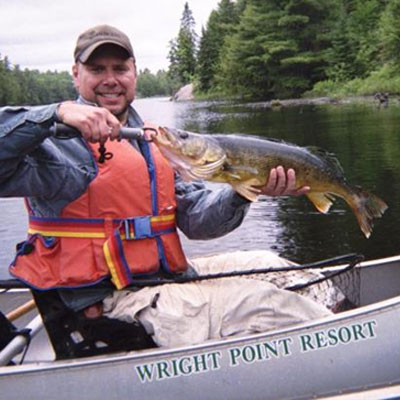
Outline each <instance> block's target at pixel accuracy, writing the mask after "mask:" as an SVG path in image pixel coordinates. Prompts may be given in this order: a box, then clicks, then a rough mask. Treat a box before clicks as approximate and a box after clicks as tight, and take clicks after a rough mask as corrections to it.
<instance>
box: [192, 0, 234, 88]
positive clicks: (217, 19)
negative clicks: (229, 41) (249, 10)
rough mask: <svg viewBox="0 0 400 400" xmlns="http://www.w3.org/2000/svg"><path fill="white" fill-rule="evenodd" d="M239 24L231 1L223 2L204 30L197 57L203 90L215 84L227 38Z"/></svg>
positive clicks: (213, 13)
mask: <svg viewBox="0 0 400 400" xmlns="http://www.w3.org/2000/svg"><path fill="white" fill-rule="evenodd" d="M238 22H239V17H238V12H237V10H236V7H235V3H233V2H232V1H231V0H221V1H220V3H219V4H218V8H217V10H213V11H212V12H211V14H210V17H209V19H208V21H207V27H206V29H204V28H203V29H202V35H201V39H200V46H199V52H198V56H197V65H198V72H197V75H198V78H199V88H200V89H201V90H204V91H207V90H209V89H210V88H211V87H212V86H213V85H214V84H215V80H214V77H215V74H216V71H217V68H218V65H219V61H220V54H221V50H222V47H223V45H224V43H225V38H226V37H227V36H228V35H230V34H233V32H234V29H235V26H236V25H237V23H238Z"/></svg>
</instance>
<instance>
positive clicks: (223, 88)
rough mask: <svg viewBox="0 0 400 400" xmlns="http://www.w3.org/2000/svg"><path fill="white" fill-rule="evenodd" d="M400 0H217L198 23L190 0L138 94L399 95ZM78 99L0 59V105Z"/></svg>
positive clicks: (65, 83) (63, 81) (61, 85)
mask: <svg viewBox="0 0 400 400" xmlns="http://www.w3.org/2000/svg"><path fill="white" fill-rule="evenodd" d="M399 21H400V0H236V1H233V0H221V1H220V2H219V4H218V6H217V8H216V9H215V10H213V11H212V12H211V14H210V16H209V18H208V21H207V24H206V26H205V27H203V28H202V32H201V37H200V38H199V37H198V36H197V34H196V32H195V29H194V27H195V21H194V18H193V15H192V12H191V10H190V7H189V3H188V2H187V3H186V4H185V6H184V10H183V14H182V18H181V24H180V29H179V32H178V35H177V37H176V38H174V39H172V40H171V41H170V43H169V55H168V58H169V62H170V63H169V67H168V70H167V71H163V70H162V71H159V72H157V73H156V74H153V73H151V72H150V71H149V70H148V69H144V70H143V71H140V73H139V77H138V85H137V89H138V95H139V96H143V97H147V96H155V95H171V94H173V92H174V91H176V89H178V88H179V87H180V86H183V85H185V84H187V83H194V84H195V89H196V93H197V96H205V97H242V98H248V99H272V98H290V97H301V96H304V95H307V94H311V95H331V96H332V95H338V96H340V95H366V94H373V93H375V92H389V93H400V74H399V72H400V23H399ZM74 97H75V91H74V88H73V85H72V79H71V76H70V75H69V74H68V73H66V72H61V73H57V72H46V73H39V72H38V71H29V70H24V71H21V70H20V68H19V67H18V66H13V67H12V66H11V65H10V63H9V61H8V60H7V58H1V57H0V104H16V103H18V104H21V103H27V104H39V103H48V102H53V101H59V100H65V99H70V98H74Z"/></svg>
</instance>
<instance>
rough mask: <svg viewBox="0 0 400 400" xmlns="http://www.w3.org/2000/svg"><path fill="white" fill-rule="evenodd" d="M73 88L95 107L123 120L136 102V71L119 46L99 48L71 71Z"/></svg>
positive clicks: (131, 60)
mask: <svg viewBox="0 0 400 400" xmlns="http://www.w3.org/2000/svg"><path fill="white" fill-rule="evenodd" d="M72 72H73V76H74V84H75V87H76V89H77V90H78V92H79V94H80V95H81V96H82V97H83V98H84V99H85V100H87V101H90V102H93V103H96V104H97V105H98V106H100V107H104V108H106V109H107V110H109V111H110V112H111V113H113V114H114V115H115V116H116V117H117V118H119V119H120V120H123V119H124V118H125V117H126V111H127V109H128V106H129V105H130V104H131V103H132V101H133V99H134V98H135V90H136V67H135V64H134V61H133V59H132V58H126V56H125V54H124V52H123V50H122V49H121V48H119V47H118V46H114V45H104V46H100V48H99V49H98V50H96V51H95V52H94V53H93V55H92V56H91V57H90V58H89V60H88V61H87V62H86V63H85V64H82V63H79V62H78V63H76V64H75V65H74V66H73V67H72Z"/></svg>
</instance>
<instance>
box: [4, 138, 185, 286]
mask: <svg viewBox="0 0 400 400" xmlns="http://www.w3.org/2000/svg"><path fill="white" fill-rule="evenodd" d="M97 146H98V145H89V147H90V148H91V151H92V152H93V153H94V157H95V159H97V157H98V152H97ZM140 147H141V150H142V154H141V153H140V152H138V151H137V150H136V149H135V148H134V147H133V146H132V145H131V144H130V143H129V142H128V141H126V140H122V141H121V142H107V150H108V151H110V152H112V153H113V154H114V156H113V158H112V159H110V160H107V161H106V162H105V163H102V164H97V166H98V171H97V175H96V177H95V178H94V179H93V180H92V182H90V184H89V186H88V188H87V190H86V192H85V193H83V194H82V195H81V196H80V197H79V198H78V199H76V200H75V201H73V202H71V203H70V204H69V205H67V206H66V207H65V208H64V209H63V211H62V213H61V215H60V217H59V218H42V217H38V216H35V215H31V216H30V220H29V230H28V233H29V235H30V236H29V239H28V240H27V242H25V244H24V246H23V248H22V249H21V250H20V251H19V252H18V253H17V257H16V259H15V260H14V263H13V264H12V265H11V266H10V273H11V274H12V275H14V276H15V277H17V278H19V279H21V280H23V281H25V282H26V283H27V284H29V285H30V286H33V287H36V288H40V289H47V288H54V287H80V286H88V285H92V284H94V283H96V282H98V281H100V280H102V279H104V278H105V277H108V276H110V275H111V279H112V281H113V283H114V284H115V286H116V287H117V288H118V289H121V288H123V287H125V286H127V285H129V284H130V283H132V281H133V279H134V276H135V275H142V274H151V273H155V272H157V271H158V270H159V269H160V267H161V268H163V269H164V270H166V271H168V272H183V271H185V270H186V269H187V260H186V258H185V256H184V254H183V251H182V247H181V243H180V240H179V237H178V234H177V232H176V224H175V209H176V199H175V191H174V174H173V171H172V169H171V167H170V166H169V165H168V163H167V161H166V160H165V159H164V158H163V156H162V155H161V153H160V152H159V150H158V148H157V147H156V146H155V145H153V144H151V143H148V142H144V141H143V142H140ZM27 249H29V251H27Z"/></svg>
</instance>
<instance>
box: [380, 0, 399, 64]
mask: <svg viewBox="0 0 400 400" xmlns="http://www.w3.org/2000/svg"><path fill="white" fill-rule="evenodd" d="M399 21H400V0H390V1H389V2H388V3H387V5H386V8H385V10H384V11H383V12H382V16H381V19H380V22H379V40H380V45H381V48H382V57H383V61H384V62H392V63H394V64H395V65H399V64H400V24H399Z"/></svg>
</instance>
